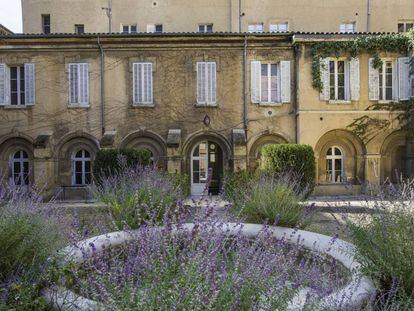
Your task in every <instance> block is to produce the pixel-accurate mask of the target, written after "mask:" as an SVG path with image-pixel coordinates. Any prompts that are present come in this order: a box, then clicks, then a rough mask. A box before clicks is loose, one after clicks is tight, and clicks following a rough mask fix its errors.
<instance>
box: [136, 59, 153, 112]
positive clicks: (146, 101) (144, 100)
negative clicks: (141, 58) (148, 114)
mask: <svg viewBox="0 0 414 311" xmlns="http://www.w3.org/2000/svg"><path fill="white" fill-rule="evenodd" d="M152 68H153V66H152V63H134V64H133V104H134V105H151V104H153V76H152Z"/></svg>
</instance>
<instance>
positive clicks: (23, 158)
mask: <svg viewBox="0 0 414 311" xmlns="http://www.w3.org/2000/svg"><path fill="white" fill-rule="evenodd" d="M10 167H11V175H12V176H11V181H12V183H13V184H14V185H16V186H25V185H28V184H29V156H28V154H27V152H26V151H23V150H19V151H17V152H16V153H14V154H13V155H12V157H11V159H10Z"/></svg>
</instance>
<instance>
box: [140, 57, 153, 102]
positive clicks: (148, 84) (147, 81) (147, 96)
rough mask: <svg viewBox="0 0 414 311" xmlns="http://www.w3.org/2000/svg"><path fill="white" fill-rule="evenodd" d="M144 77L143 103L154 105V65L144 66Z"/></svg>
mask: <svg viewBox="0 0 414 311" xmlns="http://www.w3.org/2000/svg"><path fill="white" fill-rule="evenodd" d="M142 75H143V77H142V78H143V79H142V81H143V88H142V89H143V92H142V95H143V98H142V103H144V104H152V102H153V100H152V98H153V88H152V64H151V63H144V64H142Z"/></svg>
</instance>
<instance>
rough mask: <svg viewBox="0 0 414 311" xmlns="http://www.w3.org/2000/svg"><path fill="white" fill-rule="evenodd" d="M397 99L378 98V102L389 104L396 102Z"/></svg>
mask: <svg viewBox="0 0 414 311" xmlns="http://www.w3.org/2000/svg"><path fill="white" fill-rule="evenodd" d="M397 102H398V100H397V99H396V100H378V104H391V103H397Z"/></svg>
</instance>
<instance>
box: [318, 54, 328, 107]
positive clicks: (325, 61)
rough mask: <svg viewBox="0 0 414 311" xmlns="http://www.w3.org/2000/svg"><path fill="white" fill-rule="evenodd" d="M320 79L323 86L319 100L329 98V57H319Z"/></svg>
mask: <svg viewBox="0 0 414 311" xmlns="http://www.w3.org/2000/svg"><path fill="white" fill-rule="evenodd" d="M321 79H322V83H323V87H322V90H321V94H320V98H321V100H329V91H330V84H329V59H328V58H323V59H321Z"/></svg>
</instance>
